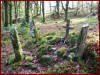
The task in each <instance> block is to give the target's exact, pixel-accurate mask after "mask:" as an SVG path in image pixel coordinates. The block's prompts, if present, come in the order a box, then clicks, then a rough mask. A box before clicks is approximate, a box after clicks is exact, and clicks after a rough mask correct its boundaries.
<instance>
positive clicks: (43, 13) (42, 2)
mask: <svg viewBox="0 0 100 75" xmlns="http://www.w3.org/2000/svg"><path fill="white" fill-rule="evenodd" d="M42 14H43V20H42V21H43V22H45V13H44V1H42Z"/></svg>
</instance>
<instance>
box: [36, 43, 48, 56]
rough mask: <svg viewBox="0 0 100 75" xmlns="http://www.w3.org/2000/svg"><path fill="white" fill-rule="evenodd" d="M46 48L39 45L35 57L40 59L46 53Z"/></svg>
mask: <svg viewBox="0 0 100 75" xmlns="http://www.w3.org/2000/svg"><path fill="white" fill-rule="evenodd" d="M46 47H47V46H46V45H41V46H40V47H39V49H38V50H37V51H36V52H35V54H36V56H37V57H41V56H42V55H44V54H46V53H47V48H46Z"/></svg>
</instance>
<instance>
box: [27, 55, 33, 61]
mask: <svg viewBox="0 0 100 75" xmlns="http://www.w3.org/2000/svg"><path fill="white" fill-rule="evenodd" d="M25 60H26V61H28V62H31V61H32V60H33V57H32V56H26V57H25Z"/></svg>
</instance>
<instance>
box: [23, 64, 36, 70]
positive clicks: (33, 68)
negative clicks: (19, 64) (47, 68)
mask: <svg viewBox="0 0 100 75" xmlns="http://www.w3.org/2000/svg"><path fill="white" fill-rule="evenodd" d="M23 67H24V68H27V69H31V70H36V69H37V67H36V66H35V65H33V64H24V65H23Z"/></svg>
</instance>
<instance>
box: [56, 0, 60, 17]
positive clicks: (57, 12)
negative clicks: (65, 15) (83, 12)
mask: <svg viewBox="0 0 100 75" xmlns="http://www.w3.org/2000/svg"><path fill="white" fill-rule="evenodd" d="M56 10H57V11H56V14H57V17H58V18H59V17H60V15H59V1H56Z"/></svg>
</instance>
